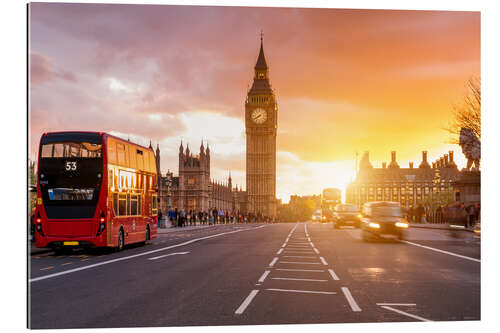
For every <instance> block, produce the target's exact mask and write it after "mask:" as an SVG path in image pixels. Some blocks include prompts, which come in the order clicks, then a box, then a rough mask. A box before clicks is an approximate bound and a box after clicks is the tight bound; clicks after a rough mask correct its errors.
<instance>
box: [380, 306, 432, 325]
mask: <svg viewBox="0 0 500 333" xmlns="http://www.w3.org/2000/svg"><path fill="white" fill-rule="evenodd" d="M382 307H383V308H384V309H386V310H390V311H394V312H397V313H399V314H402V315H403V316H407V317H410V318H413V319H418V320H421V321H432V320H429V319H425V318H422V317H419V316H416V315H413V314H411V313H407V312H404V311H401V310H398V309H394V308H391V307H390V306H385V305H384V306H382Z"/></svg>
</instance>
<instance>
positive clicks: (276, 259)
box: [269, 257, 278, 267]
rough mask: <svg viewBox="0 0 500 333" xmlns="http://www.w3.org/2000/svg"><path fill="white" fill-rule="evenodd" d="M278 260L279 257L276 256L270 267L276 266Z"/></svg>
mask: <svg viewBox="0 0 500 333" xmlns="http://www.w3.org/2000/svg"><path fill="white" fill-rule="evenodd" d="M276 261H278V257H275V258H274V259H273V261H271V263H270V264H269V267H273V266H274V264H275V263H276Z"/></svg>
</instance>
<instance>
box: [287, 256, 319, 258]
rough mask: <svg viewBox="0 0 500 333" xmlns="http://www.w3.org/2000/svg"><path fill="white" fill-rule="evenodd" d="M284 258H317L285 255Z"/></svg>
mask: <svg viewBox="0 0 500 333" xmlns="http://www.w3.org/2000/svg"><path fill="white" fill-rule="evenodd" d="M283 258H316V257H313V256H283Z"/></svg>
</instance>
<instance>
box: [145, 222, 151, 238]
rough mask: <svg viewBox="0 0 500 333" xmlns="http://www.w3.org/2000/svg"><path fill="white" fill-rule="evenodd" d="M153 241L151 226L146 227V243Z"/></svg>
mask: <svg viewBox="0 0 500 333" xmlns="http://www.w3.org/2000/svg"><path fill="white" fill-rule="evenodd" d="M150 240H151V233H150V231H149V225H148V226H147V227H146V242H148V241H150Z"/></svg>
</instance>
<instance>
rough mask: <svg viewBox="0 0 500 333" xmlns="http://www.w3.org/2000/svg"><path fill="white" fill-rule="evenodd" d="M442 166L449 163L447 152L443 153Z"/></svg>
mask: <svg viewBox="0 0 500 333" xmlns="http://www.w3.org/2000/svg"><path fill="white" fill-rule="evenodd" d="M444 166H445V167H448V166H449V164H448V154H444Z"/></svg>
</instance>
